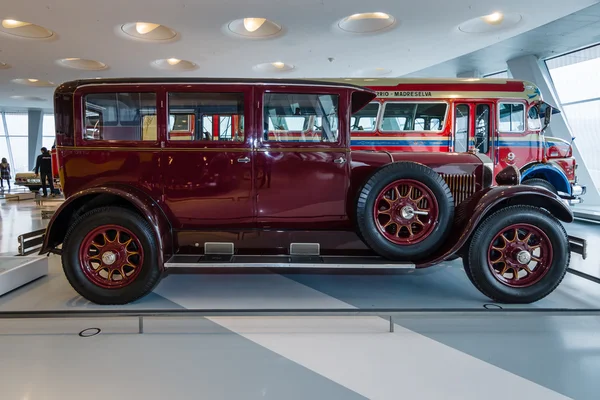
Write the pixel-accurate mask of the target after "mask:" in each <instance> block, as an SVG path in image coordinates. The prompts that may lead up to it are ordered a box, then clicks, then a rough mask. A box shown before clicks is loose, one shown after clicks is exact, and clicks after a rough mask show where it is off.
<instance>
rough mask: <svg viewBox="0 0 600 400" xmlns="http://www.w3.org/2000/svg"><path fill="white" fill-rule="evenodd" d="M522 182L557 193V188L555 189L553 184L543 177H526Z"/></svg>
mask: <svg viewBox="0 0 600 400" xmlns="http://www.w3.org/2000/svg"><path fill="white" fill-rule="evenodd" d="M522 184H523V185H529V186H537V187H542V188H544V189H548V190H549V191H551V192H552V193H554V194H558V190H556V188H555V187H554V185H553V184H551V183H550V182H548V181H547V180H545V179H540V178H531V179H527V180H525V181H523V182H522Z"/></svg>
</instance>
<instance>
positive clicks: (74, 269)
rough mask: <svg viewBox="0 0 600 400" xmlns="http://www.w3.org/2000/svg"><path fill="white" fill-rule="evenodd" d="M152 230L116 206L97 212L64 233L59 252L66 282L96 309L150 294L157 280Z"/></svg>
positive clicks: (83, 218) (155, 251)
mask: <svg viewBox="0 0 600 400" xmlns="http://www.w3.org/2000/svg"><path fill="white" fill-rule="evenodd" d="M158 251H159V249H158V245H157V243H156V239H155V236H154V233H153V231H152V228H151V227H150V225H149V224H148V223H147V222H146V221H145V220H144V219H143V218H142V217H141V216H139V215H138V214H137V213H135V212H133V211H131V210H128V209H125V208H122V207H102V208H97V209H94V210H92V211H89V212H88V213H86V214H84V215H82V216H81V217H80V218H78V219H77V221H75V223H74V224H73V225H72V226H71V228H70V229H69V231H68V233H67V235H66V238H65V242H64V245H63V251H62V264H63V270H64V272H65V275H66V276H67V279H68V280H69V283H70V284H71V286H73V288H74V289H75V290H76V291H77V292H78V293H79V294H80V295H82V296H83V297H85V298H86V299H88V300H90V301H93V302H94V303H97V304H126V303H129V302H132V301H134V300H137V299H139V298H141V297H143V296H145V295H147V294H148V293H150V291H152V289H153V288H154V287H155V286H156V284H157V283H158V282H159V280H160V276H161V272H160V267H159V265H158V262H157V260H158Z"/></svg>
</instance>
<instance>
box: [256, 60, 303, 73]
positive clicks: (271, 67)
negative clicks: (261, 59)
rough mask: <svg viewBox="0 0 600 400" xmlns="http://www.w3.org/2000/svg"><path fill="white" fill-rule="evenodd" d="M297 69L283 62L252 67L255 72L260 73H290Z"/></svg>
mask: <svg viewBox="0 0 600 400" xmlns="http://www.w3.org/2000/svg"><path fill="white" fill-rule="evenodd" d="M295 68H296V67H295V66H294V65H292V64H286V63H284V62H282V61H275V62H270V63H262V64H257V65H255V66H254V67H252V69H253V70H255V71H258V72H289V71H292V70H293V69H295Z"/></svg>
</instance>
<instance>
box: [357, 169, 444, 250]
mask: <svg viewBox="0 0 600 400" xmlns="http://www.w3.org/2000/svg"><path fill="white" fill-rule="evenodd" d="M453 218H454V199H453V197H452V193H451V192H450V188H448V185H447V184H446V182H445V181H444V179H442V177H441V176H440V175H439V174H438V173H437V172H435V171H434V170H432V169H431V168H429V167H426V166H424V165H422V164H417V163H413V162H396V163H392V164H388V165H386V166H384V167H382V168H381V169H379V170H378V171H377V172H375V173H374V174H373V175H372V176H371V178H370V179H369V180H368V181H367V183H365V184H364V186H363V187H362V189H361V191H360V192H359V195H358V201H357V209H356V221H357V225H358V229H359V231H360V235H361V236H362V238H363V239H364V241H365V243H366V244H367V245H368V246H369V247H370V248H371V249H372V250H374V251H375V252H376V253H377V254H379V255H380V256H382V257H386V258H388V259H391V260H398V261H400V260H411V261H416V260H419V259H422V258H424V257H426V256H428V255H430V254H431V253H432V252H433V251H435V250H436V249H438V248H439V247H440V246H441V245H442V244H443V243H444V240H445V239H446V237H447V236H448V234H449V233H450V229H451V228H452V221H453Z"/></svg>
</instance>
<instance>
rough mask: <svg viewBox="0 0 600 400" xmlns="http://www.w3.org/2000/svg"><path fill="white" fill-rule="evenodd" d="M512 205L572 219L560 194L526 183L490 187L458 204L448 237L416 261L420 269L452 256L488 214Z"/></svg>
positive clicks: (570, 220) (569, 220) (564, 218)
mask: <svg viewBox="0 0 600 400" xmlns="http://www.w3.org/2000/svg"><path fill="white" fill-rule="evenodd" d="M513 205H530V206H535V207H539V208H543V209H546V210H548V211H549V212H550V213H551V214H552V215H554V216H555V217H556V218H558V219H559V220H561V221H563V222H573V212H572V211H571V209H570V208H569V207H568V206H567V205H566V204H565V203H564V201H563V200H562V199H561V198H560V197H559V196H557V195H555V194H554V193H552V192H550V191H549V190H547V189H544V188H540V187H536V186H527V185H518V186H496V187H489V188H486V189H484V190H481V191H479V192H477V193H475V194H474V195H473V196H472V197H471V198H470V199H469V200H467V201H465V202H463V203H462V204H461V205H460V206H458V207H457V209H456V212H455V220H454V227H453V229H452V232H451V234H450V235H449V236H448V237H449V239H447V241H446V243H445V244H444V245H443V246H442V247H441V249H440V250H438V251H437V252H436V253H435V254H434V255H433V256H431V257H429V258H427V259H425V260H423V261H421V262H419V263H417V268H424V267H428V266H431V265H434V264H438V263H440V262H442V261H444V260H445V259H447V258H448V257H450V256H452V255H453V254H455V253H456V252H458V251H459V250H460V249H461V248H462V247H463V246H464V245H465V244H466V243H467V242H468V240H469V238H470V237H471V235H472V234H473V232H474V231H475V229H477V227H478V226H479V224H480V223H481V222H482V221H483V219H484V218H485V217H487V216H488V215H491V214H492V213H494V212H495V211H497V210H499V209H501V208H504V207H508V206H513Z"/></svg>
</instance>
